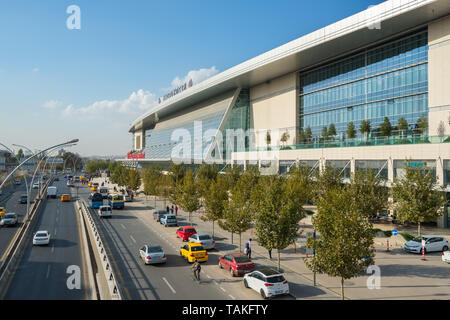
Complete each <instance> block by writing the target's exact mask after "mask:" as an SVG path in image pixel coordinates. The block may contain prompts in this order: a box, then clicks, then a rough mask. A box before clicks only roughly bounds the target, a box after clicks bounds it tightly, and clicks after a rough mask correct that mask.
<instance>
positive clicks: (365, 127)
mask: <svg viewBox="0 0 450 320" xmlns="http://www.w3.org/2000/svg"><path fill="white" fill-rule="evenodd" d="M371 130H372V128H371V126H370V120H363V121H361V128H360V129H359V131H360V132H361V133H362V134H363V135H364V136H365V137H366V140H367V139H368V138H369V134H370V131H371Z"/></svg>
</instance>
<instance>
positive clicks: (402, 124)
mask: <svg viewBox="0 0 450 320" xmlns="http://www.w3.org/2000/svg"><path fill="white" fill-rule="evenodd" d="M397 127H398V130H400V132H401V134H402V138H403V135H404V132H405V131H406V130H408V121H406V119H405V118H403V117H402V118H400V119H398V123H397Z"/></svg>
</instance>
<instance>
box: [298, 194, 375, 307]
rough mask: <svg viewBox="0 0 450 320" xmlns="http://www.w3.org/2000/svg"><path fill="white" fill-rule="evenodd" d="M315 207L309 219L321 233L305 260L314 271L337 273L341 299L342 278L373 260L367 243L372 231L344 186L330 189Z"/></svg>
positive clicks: (333, 275) (352, 273) (370, 239)
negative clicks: (308, 257) (339, 280)
mask: <svg viewBox="0 0 450 320" xmlns="http://www.w3.org/2000/svg"><path fill="white" fill-rule="evenodd" d="M317 209H318V213H317V215H316V216H314V217H313V218H312V221H313V225H314V228H315V229H316V231H317V232H318V234H319V235H320V237H319V238H318V239H316V240H315V241H314V242H313V248H314V250H315V256H314V257H313V258H311V259H309V260H306V261H305V264H306V266H307V267H308V268H309V269H310V270H311V271H313V272H317V273H320V274H327V275H328V276H331V277H339V278H340V279H341V297H342V299H344V280H345V279H351V278H354V277H356V276H358V275H359V274H361V273H363V272H364V267H367V266H369V265H370V264H372V263H373V257H374V255H375V254H374V249H371V248H370V246H371V245H372V244H373V238H374V236H375V234H374V232H373V230H372V224H371V223H369V222H368V220H367V219H366V217H365V216H364V215H362V214H360V213H359V210H358V208H356V207H355V202H354V201H353V195H352V194H351V192H349V191H348V189H347V188H334V189H331V190H329V192H327V194H326V197H324V198H322V199H320V200H319V201H318V202H317Z"/></svg>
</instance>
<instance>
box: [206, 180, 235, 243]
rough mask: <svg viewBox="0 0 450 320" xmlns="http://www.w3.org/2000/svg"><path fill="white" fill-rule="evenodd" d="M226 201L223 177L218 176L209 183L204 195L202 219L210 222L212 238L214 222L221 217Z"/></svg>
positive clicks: (226, 192)
mask: <svg viewBox="0 0 450 320" xmlns="http://www.w3.org/2000/svg"><path fill="white" fill-rule="evenodd" d="M226 201H228V190H227V186H226V181H225V178H224V177H222V176H218V177H217V180H212V181H211V183H210V184H209V188H208V192H206V193H205V195H204V207H205V215H203V216H202V217H201V219H202V220H203V221H211V222H212V236H213V238H214V223H215V222H216V221H218V220H219V219H222V217H223V211H224V205H225V202H226Z"/></svg>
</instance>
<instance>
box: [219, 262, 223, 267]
mask: <svg viewBox="0 0 450 320" xmlns="http://www.w3.org/2000/svg"><path fill="white" fill-rule="evenodd" d="M219 268H220V269H223V267H222V264H221V263H220V261H219Z"/></svg>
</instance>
